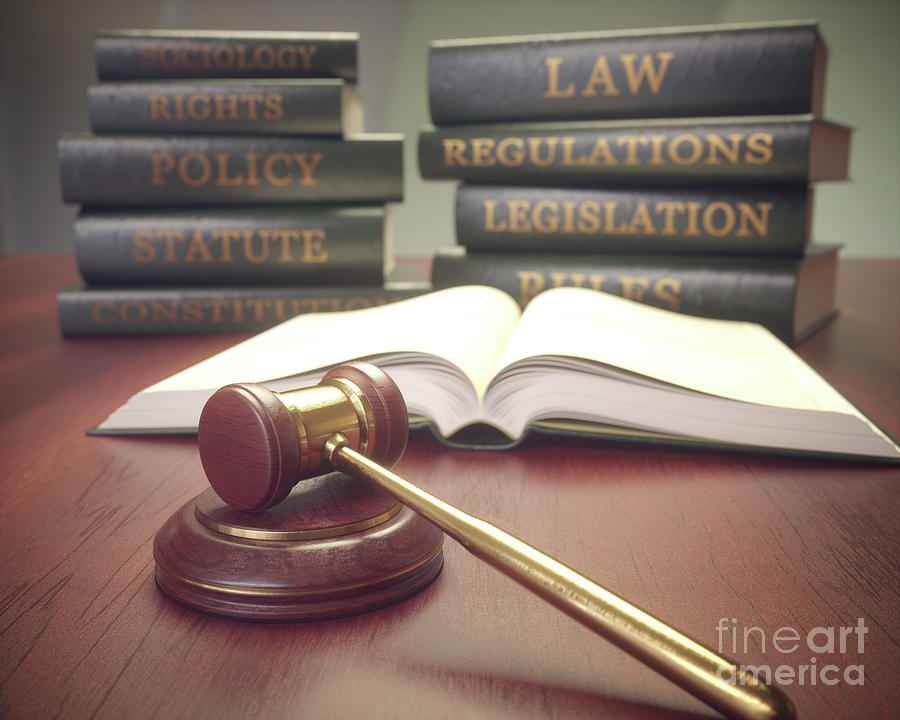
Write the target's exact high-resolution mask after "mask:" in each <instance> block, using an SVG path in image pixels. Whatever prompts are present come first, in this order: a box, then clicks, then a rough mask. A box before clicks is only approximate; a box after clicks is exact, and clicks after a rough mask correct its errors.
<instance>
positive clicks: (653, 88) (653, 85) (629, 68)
mask: <svg viewBox="0 0 900 720" xmlns="http://www.w3.org/2000/svg"><path fill="white" fill-rule="evenodd" d="M673 57H675V55H674V53H671V52H659V53H656V59H657V61H658V62H659V65H658V66H656V67H655V66H654V65H653V58H652V56H650V55H642V56H641V62H640V65H638V67H637V69H636V70H635V67H634V61H635V60H636V59H637V55H631V54H624V55H619V60H621V61H622V65H624V66H625V78H626V79H627V80H628V89H629V90H630V91H631V94H632V95H637V94H638V93H639V92H640V91H641V85H642V83H643V82H644V79H645V78H646V79H647V87H649V88H650V92H651V93H652V94H654V95H656V94H657V93H658V92H659V88H660V85H662V81H663V78H664V77H665V74H666V69H667V68H668V67H669V62H670V61H671V60H672V58H673Z"/></svg>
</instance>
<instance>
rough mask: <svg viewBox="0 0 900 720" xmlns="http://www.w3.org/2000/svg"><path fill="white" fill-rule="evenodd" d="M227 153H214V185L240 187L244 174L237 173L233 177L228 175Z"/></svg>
mask: <svg viewBox="0 0 900 720" xmlns="http://www.w3.org/2000/svg"><path fill="white" fill-rule="evenodd" d="M228 157H229V155H228V153H216V154H215V158H216V164H217V171H216V185H217V186H218V187H240V186H241V185H243V184H244V176H243V175H241V174H237V175H235V176H234V177H228Z"/></svg>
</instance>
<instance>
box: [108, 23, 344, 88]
mask: <svg viewBox="0 0 900 720" xmlns="http://www.w3.org/2000/svg"><path fill="white" fill-rule="evenodd" d="M358 46H359V34H358V33H354V32H291V31H282V30H277V31H258V30H99V31H98V32H96V33H95V35H94V56H95V59H96V62H97V76H98V77H99V78H100V79H101V80H140V79H148V78H207V77H226V78H234V77H256V78H259V77H336V78H343V79H344V80H347V81H349V82H355V81H356V79H357V75H358V73H357V51H358Z"/></svg>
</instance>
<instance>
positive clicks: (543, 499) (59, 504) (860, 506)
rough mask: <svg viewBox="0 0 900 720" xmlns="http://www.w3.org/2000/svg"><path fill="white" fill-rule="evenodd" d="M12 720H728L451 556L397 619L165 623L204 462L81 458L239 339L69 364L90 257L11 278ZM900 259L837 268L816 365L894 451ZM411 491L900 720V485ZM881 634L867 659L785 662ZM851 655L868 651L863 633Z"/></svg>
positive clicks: (526, 471)
mask: <svg viewBox="0 0 900 720" xmlns="http://www.w3.org/2000/svg"><path fill="white" fill-rule="evenodd" d="M0 277H2V282H0V338H2V340H0V342H2V353H0V370H2V373H3V383H2V386H0V497H2V507H3V522H2V523H0V646H2V653H0V715H2V716H4V717H10V718H34V717H41V718H52V717H66V718H80V717H98V718H120V717H123V716H127V717H136V718H151V717H158V718H169V717H192V718H216V719H218V718H222V717H266V718H320V717H328V718H339V719H342V718H348V719H351V718H361V717H366V718H404V717H406V718H423V717H429V718H430V717H437V718H473V719H474V718H478V719H481V718H487V719H489V720H492V719H498V720H500V719H503V720H505V719H512V718H525V719H530V718H576V719H578V718H642V719H643V718H655V717H659V716H660V715H662V714H663V710H664V711H665V716H666V717H674V718H689V717H701V716H708V715H709V711H708V710H706V709H705V708H704V707H702V706H701V705H699V704H698V703H697V702H696V701H694V700H693V699H692V698H690V697H689V696H687V695H686V694H685V693H683V692H682V691H680V690H679V689H678V688H676V687H674V686H672V685H671V684H669V683H668V682H667V681H665V680H663V679H661V678H659V677H657V676H655V675H654V674H653V673H651V672H649V671H648V670H647V669H646V668H644V667H643V666H642V665H640V664H638V663H637V662H636V661H633V660H631V659H630V658H628V657H627V656H625V655H624V654H623V653H621V652H619V651H617V650H616V649H615V648H612V647H611V646H609V645H608V644H606V643H604V642H603V641H602V640H600V639H598V638H596V637H595V636H593V635H592V634H591V633H590V632H589V631H587V630H585V629H583V628H581V626H579V625H577V624H576V623H574V622H572V621H570V620H569V619H568V618H566V617H564V616H562V615H561V614H559V613H557V612H556V611H554V610H553V609H552V608H550V607H549V606H547V605H545V604H544V603H543V602H541V601H540V600H539V599H537V598H535V597H532V596H530V595H528V594H527V593H525V592H523V591H521V590H520V589H519V588H517V587H516V586H515V585H514V584H513V583H512V582H511V581H509V580H507V579H506V578H504V577H503V576H501V575H500V574H499V573H497V572H496V571H494V570H492V569H491V568H489V567H487V566H486V565H484V564H482V563H479V562H478V561H476V560H475V559H474V558H472V557H471V556H469V555H468V554H467V553H466V552H465V550H463V549H462V548H461V547H459V546H457V545H455V544H454V543H446V544H445V548H444V556H445V565H444V570H443V572H442V573H441V575H440V576H439V577H438V579H437V580H436V581H435V582H434V583H433V584H431V585H430V586H429V587H427V588H426V589H425V590H424V591H423V592H421V593H419V594H418V595H416V596H414V597H413V598H411V599H410V600H407V601H405V602H403V603H400V604H397V605H393V606H391V607H389V608H386V609H383V610H378V611H375V612H371V613H367V614H365V615H359V616H355V617H351V618H345V619H340V620H332V621H326V622H320V623H288V624H253V623H245V622H238V621H233V620H227V619H223V618H218V617H213V616H208V615H204V614H201V613H198V612H195V611H192V610H189V609H186V608H184V607H182V606H180V605H177V604H175V603H173V602H171V601H169V600H168V599H167V598H166V597H165V596H164V595H163V594H162V593H160V592H159V590H158V588H157V587H156V586H155V583H154V580H153V562H152V555H151V546H152V539H153V536H154V534H155V533H156V531H157V530H158V529H159V528H160V527H161V526H162V524H163V523H164V522H165V521H166V519H167V518H168V517H169V516H170V515H171V514H172V513H173V512H174V511H175V510H176V509H177V508H178V507H180V506H181V505H183V504H184V503H185V502H187V501H188V500H189V499H190V498H191V497H193V496H194V495H196V494H197V493H199V492H200V491H201V490H202V489H203V488H204V486H205V480H204V477H203V473H202V469H201V467H200V461H199V457H198V453H197V444H196V441H195V440H194V439H190V438H100V437H87V436H85V434H84V432H85V430H86V429H87V428H89V427H91V426H93V425H95V424H96V423H97V422H99V421H100V420H102V419H103V418H104V417H105V416H106V415H107V414H108V413H109V412H111V411H112V410H113V409H115V408H116V407H118V406H119V405H120V404H122V403H123V402H124V401H125V400H126V399H127V398H128V396H129V395H130V394H132V393H134V392H136V391H137V390H139V389H141V388H143V387H145V386H147V385H149V384H150V383H152V382H156V381H158V380H160V379H162V378H164V377H166V376H168V375H170V374H172V373H174V372H175V371H177V370H179V369H182V368H183V367H184V366H186V365H188V364H190V363H194V362H197V361H199V360H201V359H203V358H204V357H206V356H208V355H210V354H212V353H214V352H218V351H219V350H221V349H223V348H225V347H227V346H229V345H231V344H233V343H234V342H235V341H236V340H238V339H240V338H239V337H238V336H230V337H229V336H206V337H174V336H173V337H166V338H131V339H124V338H123V339H119V338H105V339H88V338H80V339H70V340H65V341H62V340H61V339H60V338H59V334H58V331H57V329H56V325H55V305H54V297H53V294H54V292H55V291H56V290H57V289H59V288H61V287H63V286H64V285H66V284H68V283H70V282H74V281H75V280H76V271H75V265H74V262H73V261H72V259H71V258H67V257H52V256H24V257H12V258H3V259H2V260H0ZM898 288H900V262H898V261H888V262H884V261H862V260H855V261H847V260H844V261H842V262H841V266H840V285H839V303H840V305H841V308H842V314H841V317H839V318H838V319H837V321H836V322H835V323H833V324H832V325H830V326H829V327H827V328H826V329H825V330H823V331H822V332H820V333H819V334H817V335H816V336H814V337H813V338H812V339H811V340H809V341H808V342H807V343H805V344H804V345H803V346H802V347H801V348H800V353H801V355H803V356H804V357H805V358H806V359H807V360H808V361H809V362H811V363H812V364H813V365H814V366H815V367H817V368H818V369H820V371H821V372H822V373H823V374H824V375H825V376H826V377H828V379H829V380H831V381H832V382H833V383H834V384H835V385H836V386H837V387H838V388H839V389H840V390H841V391H842V392H844V393H845V394H846V395H847V396H848V397H849V398H850V399H851V400H852V401H854V402H855V403H857V404H858V405H860V407H862V408H863V409H864V410H865V411H866V412H867V413H869V414H870V416H871V417H872V418H873V419H874V420H875V421H876V422H878V423H879V424H880V425H881V426H882V427H884V428H885V429H886V430H888V431H889V432H891V433H892V434H894V435H898V434H900V401H898V400H900V376H898V368H900V362H898V360H900V334H898V329H900V302H898V298H900V296H898V292H900V290H898ZM397 471H398V472H399V473H400V474H401V475H406V476H408V477H409V478H410V479H412V480H415V481H416V482H418V483H419V484H421V485H422V486H423V487H424V488H425V489H427V490H428V491H429V492H432V493H434V494H436V495H438V496H439V497H443V498H445V499H447V500H448V501H450V502H453V503H455V504H457V505H459V506H460V507H461V508H463V509H464V510H467V511H469V512H472V513H473V514H475V515H478V516H481V517H484V518H485V519H487V520H489V521H491V522H493V523H495V524H497V525H499V526H500V527H503V528H504V529H506V530H508V531H510V532H512V533H514V534H516V535H518V536H520V537H522V538H523V539H525V540H528V541H529V542H531V543H532V544H534V545H536V546H538V547H540V548H541V549H542V550H544V551H546V552H548V553H550V554H551V555H555V556H556V557H558V558H559V559H560V560H562V561H563V562H566V563H568V564H571V565H572V566H574V567H575V568H577V569H579V570H580V571H582V572H584V573H585V574H587V575H589V576H591V577H592V578H594V579H595V580H596V581H598V582H600V583H601V584H603V585H605V586H607V587H609V588H610V589H611V590H613V591H615V592H616V593H618V594H620V595H622V596H623V597H625V598H627V599H629V600H630V601H632V602H634V603H635V604H637V605H638V606H640V607H643V608H645V609H647V610H649V611H651V612H653V613H654V614H657V615H659V616H661V617H663V618H665V619H667V620H668V621H670V622H671V623H673V624H675V625H676V626H677V627H679V628H680V629H681V630H683V631H685V632H686V633H688V634H690V635H692V636H694V637H696V638H698V639H699V640H701V641H703V642H705V643H708V644H710V645H712V646H713V647H715V646H716V644H717V633H716V624H717V622H718V621H719V618H723V617H724V618H731V617H734V618H737V620H738V622H739V623H740V624H741V625H742V626H758V627H760V628H761V629H763V630H764V631H765V633H766V635H767V639H768V641H767V643H766V646H765V648H763V647H762V646H761V643H760V641H759V640H760V638H759V633H754V634H752V635H751V638H750V640H749V642H748V647H747V650H746V652H744V649H743V648H739V652H732V651H731V647H730V646H729V645H728V644H727V643H726V645H725V646H724V647H723V650H724V651H725V653H726V654H728V655H731V656H734V657H736V659H737V660H739V661H740V662H747V663H755V664H758V663H768V664H770V665H773V666H778V665H782V664H787V665H790V666H791V667H794V668H797V667H798V666H800V665H802V664H809V663H810V658H811V656H815V657H816V659H817V662H818V663H819V664H820V665H821V664H828V663H832V664H834V665H836V666H838V667H839V668H841V669H844V668H847V667H849V666H851V665H857V664H862V665H864V667H865V685H862V686H853V685H849V684H848V683H846V682H844V681H843V680H842V681H841V682H839V683H838V684H837V685H833V686H828V685H823V684H822V683H818V684H816V685H815V686H812V685H809V684H805V685H802V686H801V685H798V684H797V683H796V682H795V683H794V684H792V685H788V686H786V687H785V690H786V691H787V693H788V694H789V695H790V696H791V698H792V699H793V700H794V701H795V703H796V704H797V706H798V709H799V712H800V716H801V717H804V718H813V719H816V720H818V719H819V718H848V719H850V718H891V717H895V716H896V715H897V714H898V711H900V696H898V691H900V685H898V682H897V679H896V678H897V677H898V672H900V667H898V665H900V663H898V660H897V657H898V639H900V633H898V628H897V618H898V617H900V614H898V610H900V602H898V588H900V581H898V573H897V569H898V551H897V548H898V547H900V529H898V528H900V524H898V523H897V517H898V514H900V490H898V488H900V484H898V481H900V473H898V470H897V469H896V468H893V467H886V466H875V465H863V464H851V463H836V462H821V461H812V460H796V459H786V458H777V459H776V458H768V457H765V456H755V455H748V454H740V453H715V452H704V453H697V454H690V453H687V452H678V451H674V450H660V449H649V448H646V447H640V448H631V447H627V446H624V445H622V446H619V445H614V444H606V445H604V446H602V447H600V446H590V445H586V444H583V443H575V442H568V443H565V442H557V443H553V444H546V445H542V446H536V447H529V448H526V449H523V450H521V451H516V452H507V453H490V452H460V451H452V450H448V449H445V448H443V447H441V446H440V445H438V444H437V443H435V442H433V441H428V440H423V439H418V440H416V441H414V442H412V443H410V446H409V448H408V450H407V452H406V454H405V455H404V457H403V459H402V460H401V461H400V462H399V463H398V465H397ZM857 618H863V619H864V622H865V625H866V627H867V629H868V634H867V635H866V636H865V644H864V648H863V650H862V652H860V649H859V648H858V646H857V645H856V643H854V642H850V643H849V644H848V647H847V652H845V653H843V654H841V653H839V652H835V653H827V652H826V653H822V654H819V655H814V653H812V652H810V651H809V650H808V649H805V648H804V649H798V650H797V651H796V652H792V653H786V654H783V653H780V652H778V651H777V650H776V649H775V648H773V646H772V643H771V636H772V633H773V632H774V631H776V630H777V629H778V628H780V627H790V628H795V629H797V630H798V632H799V633H803V634H805V633H806V632H808V631H810V630H811V629H813V628H816V627H832V626H849V625H855V624H856V623H857ZM851 637H852V636H851Z"/></svg>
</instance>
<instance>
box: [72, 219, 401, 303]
mask: <svg viewBox="0 0 900 720" xmlns="http://www.w3.org/2000/svg"><path fill="white" fill-rule="evenodd" d="M384 221H385V211H384V208H383V207H358V208H357V207H353V208H337V207H335V208H329V207H315V208H309V209H304V208H299V207H288V206H253V207H248V208H196V209H190V210H188V209H154V210H130V211H128V212H121V211H110V210H106V211H100V210H93V211H91V210H86V211H82V213H81V214H80V215H79V216H78V219H77V220H76V221H75V253H76V256H77V258H78V265H79V269H80V270H81V275H82V277H83V278H84V279H85V280H86V281H87V282H89V283H91V284H93V285H123V284H137V285H159V286H165V285H170V286H171V285H174V286H177V285H189V284H204V285H210V284H216V285H222V284H240V285H254V284H259V285H266V284H268V285H278V284H281V285H298V284H306V285H327V284H334V285H340V284H349V285H381V284H382V282H383V280H384V271H385V267H384V265H385V253H384V241H383V234H384V233H383V230H384Z"/></svg>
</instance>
